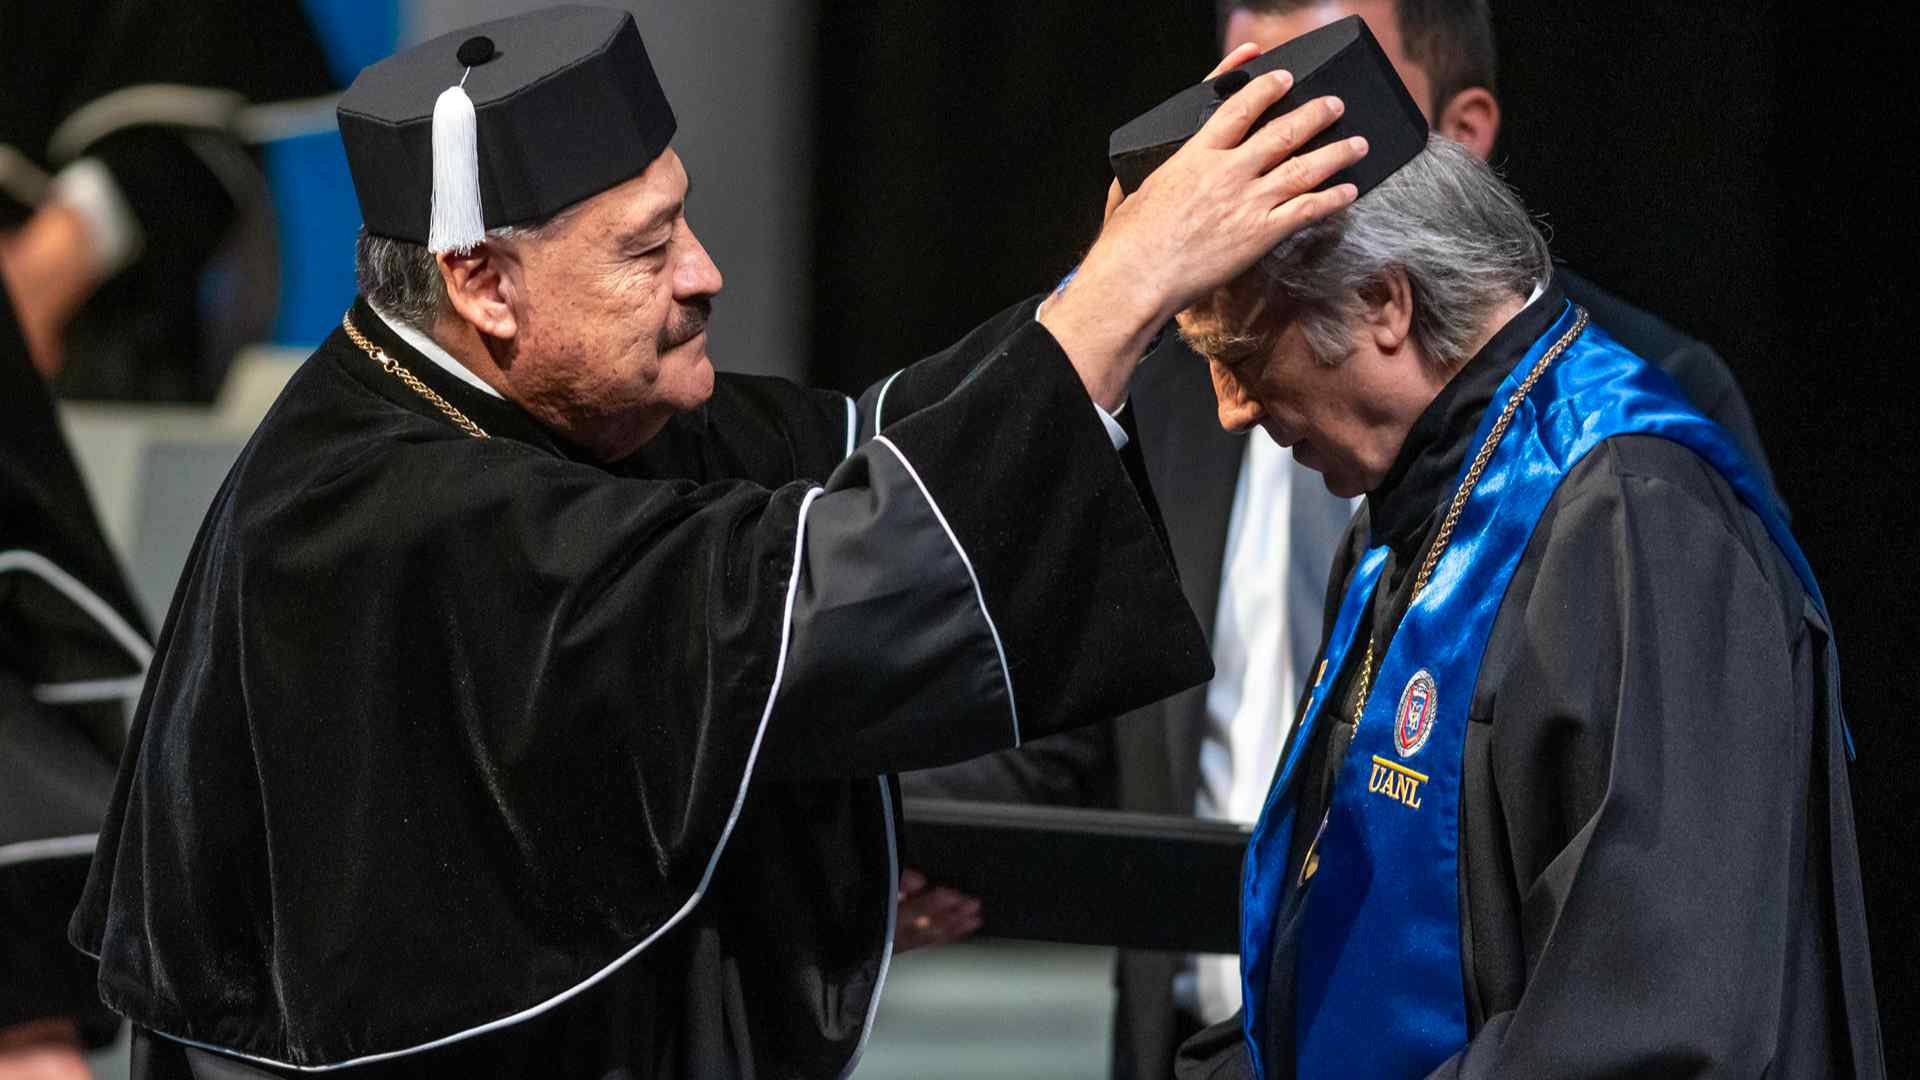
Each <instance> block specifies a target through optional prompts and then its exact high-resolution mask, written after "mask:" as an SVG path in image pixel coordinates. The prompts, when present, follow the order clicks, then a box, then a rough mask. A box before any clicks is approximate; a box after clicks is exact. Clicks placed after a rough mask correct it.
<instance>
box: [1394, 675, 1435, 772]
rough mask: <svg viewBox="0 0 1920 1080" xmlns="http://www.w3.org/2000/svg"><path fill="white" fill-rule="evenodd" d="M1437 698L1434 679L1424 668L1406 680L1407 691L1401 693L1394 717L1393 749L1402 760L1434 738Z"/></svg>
mask: <svg viewBox="0 0 1920 1080" xmlns="http://www.w3.org/2000/svg"><path fill="white" fill-rule="evenodd" d="M1439 698H1440V695H1439V693H1438V692H1437V691H1436V690H1435V689H1434V685H1433V676H1432V675H1431V674H1429V673H1428V672H1427V670H1426V669H1425V668H1421V669H1420V670H1419V671H1416V672H1414V673H1413V678H1411V679H1408V680H1407V688H1406V689H1405V690H1402V691H1400V709H1399V711H1398V712H1396V713H1395V714H1394V717H1393V748H1394V749H1395V750H1398V751H1399V752H1400V756H1401V757H1403V758H1409V757H1412V756H1413V755H1415V754H1417V753H1419V752H1420V748H1421V747H1423V746H1425V745H1427V739H1428V738H1429V737H1431V736H1432V735H1433V712H1434V709H1435V707H1436V706H1438V705H1439Z"/></svg>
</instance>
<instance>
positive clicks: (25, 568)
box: [0, 549, 153, 672]
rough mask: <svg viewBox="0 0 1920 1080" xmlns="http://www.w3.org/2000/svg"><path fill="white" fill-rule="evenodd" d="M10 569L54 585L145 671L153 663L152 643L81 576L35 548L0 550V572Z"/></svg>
mask: <svg viewBox="0 0 1920 1080" xmlns="http://www.w3.org/2000/svg"><path fill="white" fill-rule="evenodd" d="M9 571H14V572H19V573H26V574H32V575H34V576H35V577H38V578H39V579H40V580H42V581H44V582H46V583H47V584H49V585H51V586H53V587H54V589H55V590H57V591H58V592H59V593H60V594H61V595H62V596H64V597H66V598H67V599H68V600H71V601H73V605H74V606H75V607H77V608H79V609H80V610H81V611H83V612H85V613H86V614H87V616H88V617H89V618H91V619H92V620H93V621H94V622H96V623H99V624H100V627H101V628H102V629H104V630H105V631H106V632H107V634H108V635H109V636H111V637H112V638H113V640H114V641H115V642H116V643H117V644H119V646H120V647H121V648H123V649H125V650H126V651H127V655H129V656H131V657H133V658H134V660H135V661H137V662H138V663H139V665H140V670H141V671H143V672H144V671H145V670H146V669H147V665H149V664H151V663H153V646H151V645H148V644H147V640H146V639H145V638H143V637H141V636H140V632H139V631H137V630H135V629H134V628H133V627H131V626H129V625H127V620H125V619H123V618H121V617H120V613H119V612H117V611H115V610H113V605H112V604H109V603H107V602H106V601H105V600H102V599H100V597H99V596H98V595H96V594H95V593H94V591H93V590H92V589H89V588H87V587H86V586H85V585H82V584H81V583H80V579H78V578H76V577H74V576H73V575H72V574H69V573H67V572H66V571H65V570H62V569H60V567H59V566H57V565H55V564H54V562H53V560H51V559H49V558H47V557H46V556H45V555H42V554H40V553H39V552H37V551H26V550H24V549H22V550H15V551H0V574H4V573H7V572H9Z"/></svg>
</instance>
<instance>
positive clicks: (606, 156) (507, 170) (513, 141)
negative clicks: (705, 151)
mask: <svg viewBox="0 0 1920 1080" xmlns="http://www.w3.org/2000/svg"><path fill="white" fill-rule="evenodd" d="M479 39H485V40H484V42H483V41H481V40H479ZM465 61H479V62H477V63H475V64H473V66H472V71H471V73H470V74H467V76H466V79H467V81H466V87H465V89H466V92H467V96H468V97H470V98H472V99H473V106H474V117H475V143H476V145H477V149H478V156H479V163H480V206H481V212H482V217H483V219H484V220H485V222H486V227H487V228H489V229H492V228H498V227H500V226H502V225H515V224H519V223H521V222H527V221H537V220H540V219H542V218H545V217H548V216H549V215H551V214H553V213H555V212H557V211H559V210H563V209H565V208H566V207H568V206H571V205H572V204H574V203H576V202H579V201H580V200H582V199H585V198H589V197H591V196H593V195H597V194H599V193H600V192H602V191H605V190H607V189H608V188H611V187H614V186H615V185H617V184H620V183H623V182H624V181H627V180H629V179H632V178H633V177H635V176H638V175H639V174H640V173H642V172H644V171H645V170H646V168H647V166H648V165H650V164H652V163H653V160H654V159H655V158H657V157H659V156H660V154H661V152H662V151H664V150H665V149H666V148H667V143H668V142H669V141H670V140H672V138H673V133H674V119H673V108H672V106H671V105H669V104H668V103H667V95H666V92H665V91H663V90H661V88H660V80H659V79H658V78H656V77H655V76H654V73H653V64H652V63H651V62H650V61H649V60H648V59H647V47H646V45H645V44H644V43H643V42H642V41H641V40H640V31H639V29H638V28H636V27H635V26H634V24H633V16H631V15H629V14H627V13H626V12H624V11H619V10H617V9H614V8H603V7H586V6H581V5H567V6H562V7H552V8H544V9H542V10H539V11H533V12H529V13H527V14H525V15H516V16H514V17H512V18H508V19H499V20H497V21H494V22H489V23H482V24H480V25H478V26H474V27H471V28H469V29H466V30H460V31H456V32H454V33H451V34H446V35H443V36H441V37H437V38H434V39H433V40H432V41H429V42H426V43H425V44H423V45H418V46H415V47H414V48H411V49H408V50H406V51H405V52H401V53H396V54H394V55H393V56H390V57H388V58H386V59H385V60H382V61H380V62H379V63H377V64H374V65H372V66H371V67H368V68H367V69H366V70H365V71H362V72H361V73H360V77H359V78H357V79H355V80H353V85H352V86H350V87H348V88H347V92H346V94H345V95H344V96H343V97H341V99H340V108H339V117H340V137H341V139H342V141H344V142H345V143H346V148H347V166H348V168H349V169H350V170H351V171H352V173H353V188H354V191H355V192H356V193H357V194H358V195H359V197H360V217H361V220H362V221H364V222H365V223H366V226H367V230H368V231H369V232H372V233H376V234H378V235H381V236H389V237H393V238H394V239H398V240H411V241H413V242H415V243H419V244H424V243H426V242H427V231H428V229H427V226H428V221H429V219H430V216H431V213H432V206H433V111H434V102H435V101H436V99H438V98H439V96H440V94H441V93H442V92H443V91H445V90H446V89H447V88H448V87H451V86H457V85H459V84H460V79H461V75H462V74H463V73H465V72H467V71H468V64H467V63H466V62H465Z"/></svg>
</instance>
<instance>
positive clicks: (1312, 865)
mask: <svg viewBox="0 0 1920 1080" xmlns="http://www.w3.org/2000/svg"><path fill="white" fill-rule="evenodd" d="M1573 311H1574V318H1573V325H1572V326H1571V327H1569V328H1568V329H1567V332H1566V333H1565V334H1562V335H1561V336H1560V340H1558V341H1556V342H1554V343H1553V348H1551V349H1548V350H1547V352H1546V355H1544V356H1542V357H1541V358H1540V360H1539V362H1538V363H1536V364H1534V365H1533V370H1531V371H1529V372H1527V377H1526V378H1525V379H1524V380H1522V381H1521V383H1520V385H1519V387H1518V388H1517V389H1515V390H1514V392H1513V396H1512V397H1510V398H1508V399H1507V405H1506V408H1504V409H1501V410H1500V415H1499V416H1498V417H1497V418H1495V419H1494V421H1493V429H1492V430H1491V431H1489V432H1487V438H1486V440H1485V441H1484V442H1482V443H1481V444H1480V452H1479V453H1477V454H1475V455H1473V464H1472V465H1470V466H1468V467H1467V475H1466V479H1464V480H1461V481H1460V490H1458V491H1456V492H1454V493H1453V501H1452V502H1451V503H1449V504H1447V516H1446V517H1445V518H1443V519H1441V522H1440V531H1439V532H1437V533H1435V534H1434V536H1433V543H1432V544H1429V545H1428V546H1427V557H1426V558H1425V559H1424V560H1422V562H1421V563H1420V572H1419V573H1418V574H1416V575H1414V579H1413V595H1412V596H1411V597H1409V598H1408V600H1407V606H1408V607H1412V606H1413V602H1414V601H1415V600H1418V599H1420V593H1421V591H1422V590H1423V589H1425V588H1426V587H1427V579H1428V578H1430V577H1432V576H1433V568H1434V567H1435V566H1437V565H1439V563H1440V556H1441V555H1442V554H1443V553H1445V552H1446V550H1447V542H1448V541H1449V540H1452V539H1453V527H1454V526H1455V525H1457V524H1458V523H1459V521H1460V511H1461V510H1462V509H1464V508H1465V507H1466V505H1467V497H1468V496H1470V495H1472V494H1473V488H1474V485H1476V484H1478V483H1479V482H1480V474H1481V473H1482V472H1485V471H1486V468H1487V462H1488V461H1489V460H1491V459H1492V458H1493V450H1494V447H1496V446H1499V445H1500V437H1501V436H1503V435H1505V434H1506V433H1507V426H1508V425H1510V424H1512V423H1513V414H1514V413H1515V412H1517V411H1519V409H1520V403H1521V402H1522V401H1525V400H1526V399H1527V394H1528V393H1529V392H1530V391H1531V390H1532V389H1533V384H1534V383H1536V382H1539V381H1540V376H1542V375H1544V374H1546V372H1547V368H1548V366H1549V365H1551V364H1552V363H1553V362H1554V361H1555V360H1557V359H1559V358H1560V354H1561V353H1563V352H1566V351H1567V346H1569V345H1571V344H1573V339H1574V338H1577V337H1579V336H1580V331H1582V330H1585V329H1586V328H1587V309H1586V308H1583V307H1578V306H1576V307H1575V308H1574V309H1573ZM1377 637H1378V634H1376V633H1374V632H1372V631H1369V632H1368V634H1367V656H1366V659H1365V660H1364V661H1363V662H1362V663H1361V665H1360V683H1359V694H1358V696H1357V702H1356V704H1355V705H1354V707H1353V731H1354V734H1355V735H1356V736H1357V735H1359V733H1360V717H1361V716H1362V715H1364V714H1365V713H1366V711H1367V702H1368V700H1369V699H1370V698H1371V697H1372V695H1373V645H1374V641H1375V639H1376V638H1377ZM1322 666H1324V662H1323V664H1322ZM1332 817H1333V807H1332V806H1331V805H1329V806H1328V807H1327V809H1326V812H1325V813H1324V814H1322V815H1321V817H1320V829H1319V831H1318V832H1316V833H1314V834H1313V840H1312V841H1311V842H1310V843H1309V844H1308V845H1307V854H1306V857H1305V858H1304V859H1303V860H1301V863H1300V880H1299V882H1298V884H1300V885H1305V884H1306V883H1307V879H1309V878H1311V877H1313V875H1314V874H1315V873H1317V872H1318V871H1319V869H1320V838H1321V837H1322V836H1324V835H1325V834H1326V831H1327V822H1328V821H1329V820H1331V819H1332Z"/></svg>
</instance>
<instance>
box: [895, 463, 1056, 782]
mask: <svg viewBox="0 0 1920 1080" xmlns="http://www.w3.org/2000/svg"><path fill="white" fill-rule="evenodd" d="M873 439H874V441H875V442H877V443H881V444H883V445H885V446H886V448H887V449H889V450H891V451H893V456H894V457H897V458H899V459H900V464H901V465H903V466H905V467H906V470H907V475H908V476H911V477H913V482H914V483H915V484H916V485H918V486H919V488H920V495H921V497H922V498H924V499H926V500H927V505H928V506H930V507H932V508H933V517H934V520H936V521H938V522H939V523H940V527H941V528H942V529H945V530H946V531H947V540H948V541H949V542H951V543H952V544H953V550H954V551H955V552H957V553H958V554H959V556H960V565H962V566H964V567H966V568H967V576H968V577H969V578H972V579H973V597H974V599H975V600H978V601H979V602H980V617H981V618H983V619H985V620H986V621H987V632H988V633H990V634H992V635H993V650H994V651H995V652H997V653H999V654H1000V676H1001V678H1003V679H1005V680H1006V682H1007V712H1008V713H1010V714H1012V717H1013V745H1014V746H1019V745H1020V709H1019V707H1018V706H1016V705H1015V704H1014V701H1013V672H1012V671H1011V670H1010V669H1008V667H1007V649H1006V646H1004V645H1002V644H1001V643H1000V628H999V627H997V626H995V625H993V616H992V615H991V614H989V613H988V611H987V594H986V593H985V592H984V591H983V590H982V589H981V588H980V575H979V574H976V573H974V572H973V560H972V559H969V558H967V552H966V549H965V548H963V547H961V546H960V538H959V537H958V536H955V535H954V534H953V526H951V525H949V524H947V515H945V514H943V513H941V512H940V504H939V503H937V502H934V501H933V493H932V492H930V491H928V490H927V485H926V483H925V482H924V481H922V480H921V479H920V474H919V473H918V472H917V471H915V470H914V467H913V462H911V461H908V460H907V455H905V454H903V453H901V452H900V448H899V447H897V446H895V445H893V440H892V439H889V438H887V437H886V436H885V435H875V436H874V437H873Z"/></svg>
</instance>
